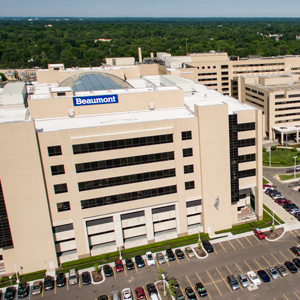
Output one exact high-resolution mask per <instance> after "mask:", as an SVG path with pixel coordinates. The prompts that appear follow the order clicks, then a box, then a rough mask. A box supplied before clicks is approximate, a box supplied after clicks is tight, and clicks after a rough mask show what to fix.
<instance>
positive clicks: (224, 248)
mask: <svg viewBox="0 0 300 300" xmlns="http://www.w3.org/2000/svg"><path fill="white" fill-rule="evenodd" d="M219 245H220V246H221V247H222V248H223V250H224V251H225V252H226V253H227V251H226V249H225V248H224V247H223V246H222V243H219Z"/></svg>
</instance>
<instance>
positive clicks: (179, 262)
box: [175, 255, 180, 264]
mask: <svg viewBox="0 0 300 300" xmlns="http://www.w3.org/2000/svg"><path fill="white" fill-rule="evenodd" d="M175 258H176V260H177V262H178V263H179V264H180V262H179V259H178V257H177V255H175Z"/></svg>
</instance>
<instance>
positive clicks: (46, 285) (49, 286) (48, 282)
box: [44, 276, 54, 291]
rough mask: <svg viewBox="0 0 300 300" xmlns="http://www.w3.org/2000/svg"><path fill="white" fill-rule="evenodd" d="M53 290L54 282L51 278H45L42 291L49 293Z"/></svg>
mask: <svg viewBox="0 0 300 300" xmlns="http://www.w3.org/2000/svg"><path fill="white" fill-rule="evenodd" d="M53 289H54V280H53V278H52V276H45V278H44V291H50V290H53Z"/></svg>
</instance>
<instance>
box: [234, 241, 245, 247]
mask: <svg viewBox="0 0 300 300" xmlns="http://www.w3.org/2000/svg"><path fill="white" fill-rule="evenodd" d="M236 240H237V241H238V242H239V243H240V245H241V246H242V247H243V248H244V249H245V247H244V245H243V244H242V243H241V242H240V239H236Z"/></svg>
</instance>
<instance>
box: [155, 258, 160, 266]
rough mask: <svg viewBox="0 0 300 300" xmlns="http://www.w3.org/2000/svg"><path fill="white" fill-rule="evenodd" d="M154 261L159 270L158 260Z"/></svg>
mask: <svg viewBox="0 0 300 300" xmlns="http://www.w3.org/2000/svg"><path fill="white" fill-rule="evenodd" d="M154 259H155V264H156V266H157V267H158V268H159V265H158V262H157V260H156V257H154Z"/></svg>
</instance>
